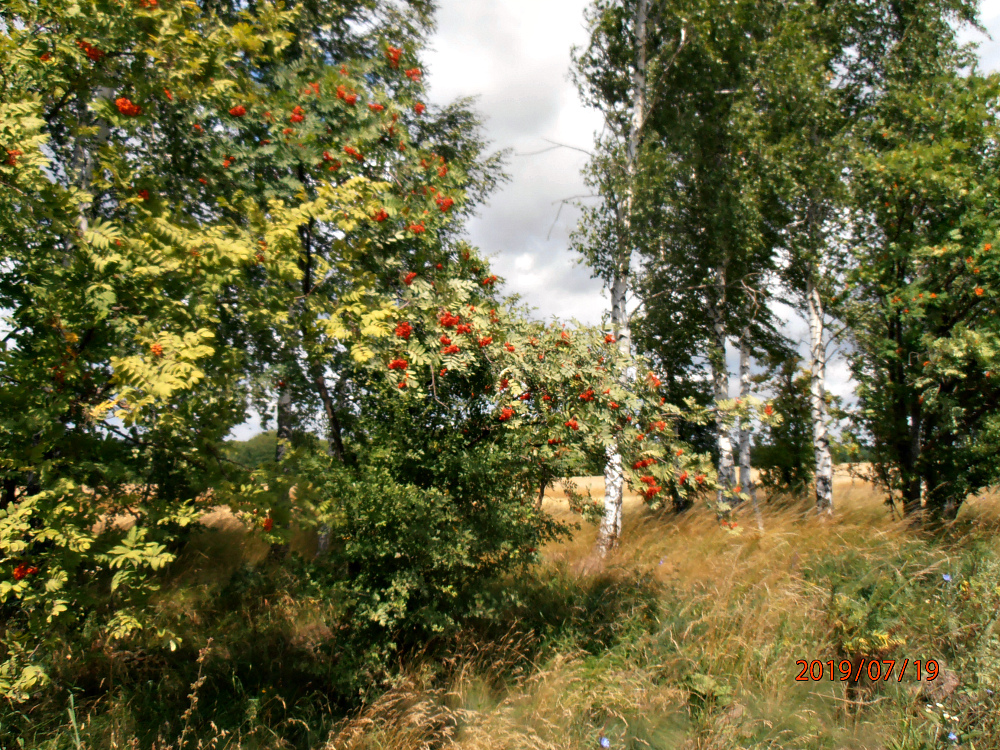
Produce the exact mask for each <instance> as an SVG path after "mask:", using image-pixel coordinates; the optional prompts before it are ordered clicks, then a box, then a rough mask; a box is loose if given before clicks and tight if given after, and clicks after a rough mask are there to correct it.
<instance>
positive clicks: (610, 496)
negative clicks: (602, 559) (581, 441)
mask: <svg viewBox="0 0 1000 750" xmlns="http://www.w3.org/2000/svg"><path fill="white" fill-rule="evenodd" d="M647 4H648V0H639V2H638V5H637V6H636V11H635V42H636V65H635V70H634V72H633V74H632V121H631V123H630V125H629V133H628V153H627V157H626V159H627V160H626V164H625V169H626V174H627V184H626V193H625V206H624V208H623V209H620V210H619V223H620V226H621V231H622V233H621V238H620V243H621V244H620V246H619V248H618V259H617V263H616V264H615V273H614V277H613V279H612V282H611V326H612V329H613V331H614V335H615V339H616V340H617V342H618V348H619V350H620V351H621V352H622V354H624V355H626V356H628V355H630V354H631V353H632V331H631V329H630V327H629V318H628V310H627V309H626V306H625V297H626V295H627V294H628V283H629V274H630V273H631V260H632V207H633V202H634V200H635V176H636V170H637V167H638V164H637V162H638V159H639V139H640V136H641V134H642V126H643V123H644V121H645V119H646V14H647ZM626 377H627V376H626ZM607 456H608V462H607V464H606V465H605V468H604V517H603V518H602V519H601V527H600V529H599V531H598V534H597V551H598V553H599V554H600V555H601V556H604V555H606V554H607V553H608V551H609V550H611V549H614V548H615V547H617V546H618V540H619V538H620V536H621V529H622V493H623V492H624V486H625V475H624V472H623V470H622V457H621V453H620V452H619V450H618V446H617V445H616V444H614V443H612V444H611V445H609V446H608V448H607Z"/></svg>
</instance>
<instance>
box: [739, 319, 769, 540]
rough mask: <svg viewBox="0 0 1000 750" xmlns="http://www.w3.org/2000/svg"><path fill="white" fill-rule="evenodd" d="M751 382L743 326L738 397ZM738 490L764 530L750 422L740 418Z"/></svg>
mask: <svg viewBox="0 0 1000 750" xmlns="http://www.w3.org/2000/svg"><path fill="white" fill-rule="evenodd" d="M752 385H753V383H752V382H751V380H750V331H749V329H747V328H744V329H743V330H742V331H741V332H740V398H741V399H743V401H744V402H746V400H747V398H748V397H749V396H750V391H751V387H752ZM740 491H741V492H742V493H743V494H744V495H747V496H748V497H749V498H750V505H751V506H752V507H753V515H754V519H755V520H756V521H757V528H758V529H759V530H760V531H763V530H764V519H763V518H761V514H760V506H759V505H758V504H757V487H756V485H755V484H754V482H753V476H752V475H751V465H750V424H749V423H748V422H747V421H745V420H740Z"/></svg>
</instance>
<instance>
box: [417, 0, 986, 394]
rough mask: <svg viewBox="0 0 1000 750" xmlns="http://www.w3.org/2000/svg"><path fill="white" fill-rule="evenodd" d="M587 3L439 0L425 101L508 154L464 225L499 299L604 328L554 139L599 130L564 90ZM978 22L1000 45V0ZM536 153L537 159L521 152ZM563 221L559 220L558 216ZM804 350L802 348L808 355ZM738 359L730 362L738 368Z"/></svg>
mask: <svg viewBox="0 0 1000 750" xmlns="http://www.w3.org/2000/svg"><path fill="white" fill-rule="evenodd" d="M588 4H589V3H588V2H586V0H488V1H485V2H484V1H480V2H469V0H439V7H440V10H439V12H438V16H437V18H438V30H437V33H436V34H435V36H434V37H433V38H432V39H431V42H430V50H429V51H428V52H427V53H426V54H425V55H424V62H425V68H426V69H427V75H426V78H425V80H426V81H427V83H428V86H429V93H430V98H431V100H432V101H434V102H437V103H445V102H447V101H450V100H451V99H453V98H455V97H458V96H476V97H478V110H479V111H480V112H481V113H482V114H483V115H484V118H485V125H486V131H487V133H488V135H489V137H490V138H491V139H492V141H493V146H494V148H496V149H502V148H510V149H512V150H513V151H514V153H515V154H516V155H515V156H513V157H512V158H511V159H510V163H509V168H508V172H509V173H510V175H511V180H510V182H509V183H507V184H506V185H505V186H504V187H503V188H502V189H501V190H500V191H499V192H498V193H496V194H495V195H494V196H493V198H492V200H491V202H490V203H489V205H487V206H486V207H484V208H483V209H481V211H480V214H479V216H478V217H477V218H476V219H475V220H474V221H472V223H471V224H470V227H469V234H470V240H471V241H472V242H473V243H474V244H475V245H477V246H479V247H480V248H481V249H482V250H483V251H484V252H485V253H486V254H488V255H489V256H490V257H491V258H492V260H493V264H494V271H495V272H496V273H497V274H498V275H500V276H503V277H505V278H506V280H507V285H506V291H507V292H510V293H517V294H520V295H522V297H523V298H524V300H525V301H526V302H527V303H528V304H529V305H531V306H533V307H535V308H536V309H537V313H536V314H537V315H538V316H539V317H543V318H549V317H551V316H558V317H559V318H562V319H567V318H572V317H575V318H577V319H578V320H580V321H581V322H584V323H600V322H601V317H602V315H604V314H605V311H606V310H607V309H608V301H607V297H606V296H604V294H603V291H602V288H601V284H600V282H598V281H597V280H595V279H592V278H590V273H589V271H588V270H587V268H586V267H585V266H581V265H579V264H578V263H577V262H576V257H575V256H574V254H573V253H571V252H570V251H569V233H570V232H571V231H572V229H573V227H574V226H575V224H576V220H577V212H576V211H575V210H574V209H572V207H570V206H569V205H566V206H564V207H563V208H562V210H561V211H559V202H560V201H562V200H564V199H566V198H570V197H573V196H578V195H583V194H586V193H587V192H588V191H587V189H586V187H585V186H584V185H583V182H582V180H581V178H580V169H581V167H583V165H584V163H585V161H586V159H587V157H586V155H585V154H584V153H581V152H580V151H575V150H572V149H569V148H556V149H552V150H548V151H545V153H535V152H538V151H542V150H544V149H546V148H548V147H550V146H551V145H552V142H556V143H562V144H567V145H569V146H574V147H577V148H580V149H584V150H586V149H589V148H590V147H591V145H592V143H593V141H594V134H595V132H596V131H597V130H599V129H600V127H601V120H600V117H599V116H598V115H597V113H596V112H594V111H591V110H588V109H585V108H584V107H583V106H582V105H581V104H580V102H579V98H578V95H577V92H576V89H575V87H574V86H573V84H572V83H571V82H570V80H569V77H568V73H569V67H570V48H571V47H572V46H573V45H574V44H577V45H583V44H585V42H586V32H585V28H584V22H583V11H584V8H586V7H587V5H588ZM982 17H983V22H984V25H985V26H986V27H987V29H990V30H992V32H993V33H992V36H994V37H995V38H997V39H1000V0H988V1H987V2H985V3H984V4H983V11H982ZM965 36H966V38H968V39H973V38H974V39H976V40H977V41H980V42H981V43H982V49H981V57H982V60H983V67H984V68H986V69H997V68H1000V44H998V43H997V42H994V41H991V40H990V39H988V38H987V37H984V36H983V35H980V34H966V35H965ZM528 154H534V155H528ZM557 215H558V218H557ZM782 310H783V311H784V312H786V313H787V315H788V324H787V333H788V334H789V335H790V336H792V337H793V338H794V339H795V340H798V341H803V340H804V339H805V336H806V334H807V330H806V327H805V324H804V321H802V320H800V319H798V318H797V316H795V315H794V313H792V311H791V310H785V309H784V308H782ZM803 351H805V350H804V349H803ZM735 365H736V362H735V355H734V354H731V356H730V366H731V368H732V369H733V370H735ZM829 378H830V386H831V390H833V391H834V392H835V393H837V394H838V395H842V396H845V397H847V398H850V394H851V392H852V386H851V383H850V380H849V378H848V374H847V368H846V367H845V365H844V363H843V361H842V360H838V359H836V358H835V359H834V361H832V362H831V367H830V372H829Z"/></svg>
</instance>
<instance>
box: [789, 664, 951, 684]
mask: <svg viewBox="0 0 1000 750" xmlns="http://www.w3.org/2000/svg"><path fill="white" fill-rule="evenodd" d="M835 664H836V665H837V669H838V671H839V672H840V681H841V682H847V681H848V680H850V681H852V682H857V681H858V680H860V679H861V678H862V676H864V677H867V678H868V679H869V680H871V681H872V682H875V681H877V680H879V679H881V680H882V681H887V680H889V678H891V677H892V673H893V672H894V671H895V669H896V664H897V662H896V660H895V659H882V660H879V659H861V660H860V661H859V662H858V663H857V664H855V663H853V662H852V661H851V660H850V659H843V660H842V661H841V662H840V663H839V664H837V662H835V661H834V660H833V659H830V660H829V661H825V662H824V661H819V660H814V661H811V662H808V661H805V660H804V659H799V660H798V661H797V662H795V665H796V666H799V665H801V666H802V671H801V672H799V674H798V676H797V677H796V678H795V679H796V680H797V681H798V682H808V681H810V680H813V681H815V682H818V681H819V680H822V679H824V677H825V676H826V674H827V672H829V674H830V680H831V681H833V680H834V679H835V678H834V665H835ZM908 666H910V667H911V668H912V669H911V674H913V673H914V672H915V676H916V678H917V681H920V680H921V679H924V678H923V674H925V673H926V675H927V677H926V679H927V681H928V682H932V681H934V680H936V679H937V676H938V673H939V672H940V669H941V668H940V667H939V666H938V663H937V662H936V661H934V659H927V660H926V661H921V660H920V659H915V660H914V661H912V662H911V661H910V660H909V659H903V661H902V663H901V664H900V667H899V677H898V678H897V681H898V682H902V681H903V675H904V674H906V668H907V667H908Z"/></svg>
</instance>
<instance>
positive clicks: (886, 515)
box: [327, 471, 1000, 750]
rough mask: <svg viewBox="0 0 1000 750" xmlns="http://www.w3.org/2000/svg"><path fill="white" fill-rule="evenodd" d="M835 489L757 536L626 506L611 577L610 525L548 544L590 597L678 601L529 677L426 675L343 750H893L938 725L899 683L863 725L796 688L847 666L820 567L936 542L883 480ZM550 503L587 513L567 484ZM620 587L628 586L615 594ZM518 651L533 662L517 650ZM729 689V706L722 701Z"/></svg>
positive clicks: (395, 696) (987, 516) (996, 510)
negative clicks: (895, 501) (603, 532)
mask: <svg viewBox="0 0 1000 750" xmlns="http://www.w3.org/2000/svg"><path fill="white" fill-rule="evenodd" d="M574 481H575V483H576V485H577V487H578V488H579V489H581V490H584V491H586V490H588V489H589V490H590V491H591V493H592V494H593V495H594V496H595V497H598V496H600V494H601V493H602V492H603V480H602V478H600V477H589V478H576V479H575V480H574ZM834 489H835V497H836V502H837V513H836V515H835V516H834V517H833V518H832V519H823V518H817V517H816V516H815V515H814V514H811V513H810V512H809V511H810V509H809V507H808V504H806V503H795V502H786V503H784V504H782V505H780V507H779V506H776V505H772V504H767V503H765V504H764V523H765V532H764V533H763V534H760V533H758V532H757V531H756V529H755V527H754V525H753V523H752V516H751V515H750V513H749V510H747V511H745V512H744V513H743V516H744V517H743V518H740V525H741V527H744V528H742V529H741V530H740V531H739V532H738V533H732V532H730V531H728V530H723V529H720V528H719V526H718V524H717V521H716V520H715V517H714V515H712V514H711V513H709V512H707V511H703V510H700V509H693V510H692V511H689V512H688V513H685V514H683V515H680V516H676V515H670V514H655V513H652V512H650V511H648V510H647V509H646V508H645V506H643V504H642V503H641V500H640V498H639V497H637V496H629V497H627V498H626V500H625V507H624V533H623V539H624V543H623V545H622V547H621V548H620V549H618V550H617V551H615V552H614V553H613V554H612V555H610V556H609V558H608V559H606V560H605V561H604V562H603V564H602V565H601V566H600V567H595V566H594V564H593V562H594V558H593V557H592V549H593V544H594V540H595V537H596V530H595V529H594V528H593V527H590V526H584V527H583V528H582V529H580V530H579V531H578V533H576V534H575V535H574V537H573V538H572V539H571V540H569V541H568V542H565V543H562V544H555V545H550V546H549V547H548V548H547V549H545V550H544V557H545V569H546V570H549V571H551V572H552V575H556V576H560V575H561V576H565V577H567V581H568V585H576V586H580V587H583V588H584V589H586V588H588V587H591V586H595V585H598V584H599V582H600V581H605V582H606V581H608V580H611V581H623V580H626V579H629V577H635V576H638V579H637V580H639V579H641V580H645V581H648V582H649V584H650V585H651V586H652V587H654V590H655V591H656V592H657V596H658V598H659V600H660V605H661V606H660V608H659V612H658V613H657V615H656V618H655V622H654V623H653V624H652V626H651V627H649V628H647V629H645V630H644V631H643V630H640V631H635V630H633V631H630V632H629V633H628V636H627V637H623V638H622V639H621V640H619V641H618V642H617V643H612V644H611V645H610V646H609V647H608V648H607V649H604V650H597V651H591V652H588V651H585V650H581V649H576V650H572V649H571V650H566V649H565V648H561V647H560V648H555V649H552V650H550V651H548V652H543V653H542V654H540V655H539V656H538V657H537V658H538V659H539V661H538V662H537V663H535V664H534V665H533V666H532V668H531V669H529V670H527V671H526V672H525V673H524V674H523V675H521V676H519V677H517V678H515V679H510V678H509V676H505V675H507V673H508V672H509V670H505V669H503V668H501V665H500V664H499V663H498V664H494V665H493V666H492V667H490V666H489V665H486V666H484V665H483V664H474V663H473V662H469V663H468V664H467V665H466V666H465V667H464V668H461V669H459V670H458V672H457V676H456V677H454V678H453V679H452V680H451V682H450V684H449V685H448V686H447V687H440V685H438V686H437V687H434V686H433V684H432V683H430V682H427V683H425V682H422V681H421V679H420V678H418V677H411V678H410V679H409V680H408V681H406V682H405V683H401V684H400V685H399V686H398V688H397V689H396V690H395V691H393V692H391V693H390V694H388V695H386V696H385V697H384V698H383V699H382V700H381V701H379V702H378V703H376V704H375V705H373V706H370V707H369V708H368V709H367V710H366V711H364V712H363V713H362V714H360V715H359V716H358V717H357V718H355V719H354V720H352V721H349V722H346V723H345V724H344V725H343V726H342V727H341V729H340V730H339V731H338V732H336V733H335V734H334V735H333V736H332V737H331V739H330V741H329V743H328V745H327V747H328V748H329V749H330V750H333V749H336V750H341V749H343V750H348V749H350V750H362V749H364V750H376V749H378V750H382V749H383V748H384V749H385V750H389V748H392V749H393V750H396V749H400V750H408V749H410V748H412V749H413V750H416V749H418V748H419V749H421V750H425V749H426V750H430V748H463V749H468V750H508V749H509V750H514V749H515V748H537V749H539V750H557V749H558V750H564V749H565V750H570V749H571V748H584V747H596V746H597V741H598V739H599V737H600V736H601V735H602V734H606V736H608V737H609V738H610V739H611V740H612V747H633V748H640V747H651V748H652V747H655V748H678V749H680V750H724V749H725V750H729V749H732V750H735V749H736V748H741V749H742V748H751V747H754V748H758V747H759V748H765V747H768V748H772V747H773V748H777V747H782V748H807V747H808V748H814V747H815V748H836V749H837V750H841V749H843V748H871V749H872V750H874V749H876V748H878V749H880V750H881V749H882V748H887V747H890V746H889V745H887V741H888V740H889V739H892V738H898V737H901V736H902V733H903V732H904V729H903V728H904V727H906V730H905V731H907V732H909V731H910V722H911V721H916V722H918V723H919V722H920V721H921V720H922V714H920V712H919V710H918V706H917V703H918V695H917V693H916V692H914V691H913V690H909V691H907V690H905V689H903V687H896V688H887V689H885V690H886V691H887V692H886V695H885V696H882V697H880V698H879V700H881V701H886V702H885V703H877V702H876V703H877V705H875V706H874V707H873V708H869V709H866V710H865V711H863V712H861V713H860V714H858V715H856V716H852V715H851V714H850V713H849V712H848V711H846V710H845V702H844V693H843V688H842V687H841V686H840V685H839V683H838V684H831V683H829V682H821V683H811V682H807V683H802V682H796V681H795V680H794V677H795V675H796V673H797V672H798V668H797V667H796V666H795V663H794V662H795V660H797V659H806V660H812V659H820V660H825V659H828V658H833V652H832V649H831V644H830V642H829V640H828V637H827V636H828V631H829V625H828V622H827V604H828V601H829V596H830V592H829V590H828V589H826V588H824V587H822V586H820V585H818V584H817V583H816V576H815V575H814V574H813V573H814V572H815V570H816V569H818V567H819V566H821V565H822V564H826V561H834V563H835V562H836V560H837V559H838V557H839V556H841V555H842V554H843V552H844V551H845V550H850V551H851V553H852V554H853V555H855V556H859V558H860V560H861V561H862V563H861V564H862V565H863V566H864V565H868V564H870V565H871V566H872V569H875V568H877V567H878V566H879V565H882V564H885V561H886V560H893V559H895V558H897V557H898V558H900V559H907V555H909V554H910V550H911V549H912V548H913V545H915V544H918V543H919V540H915V538H914V535H915V532H914V530H913V529H912V528H910V527H909V526H908V525H906V524H904V523H902V522H900V521H899V520H898V519H894V518H893V516H892V515H891V514H890V512H889V509H888V507H887V506H886V505H885V503H884V498H883V497H882V496H881V495H879V494H878V493H877V492H876V491H875V490H874V489H873V488H872V487H871V486H870V485H868V484H867V483H865V482H863V481H861V480H859V479H856V478H852V477H851V476H849V475H848V474H847V473H846V472H844V471H840V472H838V474H837V476H836V480H835V488H834ZM997 499H998V498H997V497H996V496H995V495H984V496H982V497H980V498H977V499H975V500H974V501H972V502H970V503H968V506H967V507H966V508H965V509H964V510H963V512H962V515H961V517H960V519H959V521H958V522H957V524H956V529H958V528H961V529H962V533H963V534H964V535H965V536H966V537H975V538H977V539H981V540H991V539H992V538H993V537H994V535H995V534H996V532H997V530H998V529H1000V507H998V506H1000V503H997ZM546 507H547V508H548V509H549V510H550V511H551V512H552V513H553V514H554V515H556V516H557V517H562V518H564V519H567V520H568V519H569V518H570V511H569V508H568V504H567V501H566V496H565V492H564V491H563V490H562V489H561V488H559V487H557V488H556V489H555V491H554V492H552V493H551V494H550V496H549V497H548V498H547V499H546ZM927 549H929V550H931V551H930V552H928V553H927V554H929V555H931V557H932V559H933V562H932V565H937V564H946V563H947V562H948V561H949V559H950V558H949V554H950V552H949V551H948V550H947V549H945V550H942V551H941V552H940V553H939V554H938V553H935V552H934V551H933V549H934V548H933V547H928V548H927ZM994 549H995V547H994ZM602 585H603V584H602ZM615 590H616V589H615V586H614V585H611V586H610V587H609V588H608V589H607V591H608V592H610V593H609V596H613V595H614V592H615ZM631 616H632V613H630V612H626V613H625V614H624V615H623V616H622V620H623V621H624V620H628V619H629V617H631ZM932 647H933V644H932V642H931V641H930V640H921V636H919V635H914V639H913V641H912V645H909V646H908V649H910V650H911V651H912V653H909V654H908V655H909V656H910V657H911V658H921V657H923V658H928V656H929V655H930V654H931V651H929V650H927V649H930V648H932ZM505 648H506V650H507V651H509V652H510V653H511V654H514V653H516V652H517V649H516V647H515V646H514V645H512V644H509V643H508V644H507V645H506V646H505ZM921 649H925V650H923V651H921ZM500 650H501V651H503V650H504V649H500ZM501 661H502V659H501ZM515 661H516V660H515ZM705 680H707V681H708V682H705ZM713 684H714V685H716V686H719V688H720V692H719V693H718V694H717V695H718V696H719V697H720V698H724V699H723V700H720V701H718V702H716V701H715V700H714V699H713V696H712V695H711V693H712V687H711V686H712V685H713ZM705 685H708V686H709V688H707V689H706V688H705V687H704V686H705ZM727 689H728V690H729V691H731V692H730V693H728V694H727V693H726V690H727ZM725 698H729V699H730V700H725ZM727 704H728V706H727ZM921 705H922V704H921ZM921 726H922V725H921ZM914 731H916V730H914ZM920 731H922V732H923V731H925V729H924V728H921V729H920ZM928 731H929V730H928ZM934 746H936V745H934V744H931V745H926V747H934ZM893 747H900V748H903V747H910V745H906V744H898V745H895V746H893ZM912 747H914V748H917V747H924V746H923V745H919V744H914V745H912ZM976 747H977V748H979V747H980V745H979V744H977V745H976ZM984 747H987V746H984Z"/></svg>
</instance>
